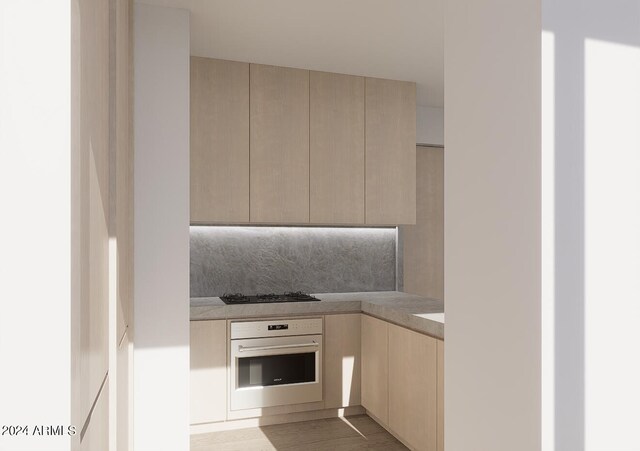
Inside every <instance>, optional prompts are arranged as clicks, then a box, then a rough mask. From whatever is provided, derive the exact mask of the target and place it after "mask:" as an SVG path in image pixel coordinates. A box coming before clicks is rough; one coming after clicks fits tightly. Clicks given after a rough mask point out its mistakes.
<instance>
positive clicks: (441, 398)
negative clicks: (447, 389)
mask: <svg viewBox="0 0 640 451" xmlns="http://www.w3.org/2000/svg"><path fill="white" fill-rule="evenodd" d="M437 436H438V451H444V341H442V340H438V433H437Z"/></svg>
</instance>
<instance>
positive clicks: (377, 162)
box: [365, 78, 416, 224]
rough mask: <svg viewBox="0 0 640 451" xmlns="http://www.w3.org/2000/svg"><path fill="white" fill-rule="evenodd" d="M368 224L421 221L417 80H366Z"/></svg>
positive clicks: (413, 222)
mask: <svg viewBox="0 0 640 451" xmlns="http://www.w3.org/2000/svg"><path fill="white" fill-rule="evenodd" d="M365 105H366V113H365V118H366V125H365V130H366V133H365V135H366V141H365V142H366V146H365V167H366V171H365V186H366V197H365V199H366V222H367V224H415V222H416V171H415V165H416V87H415V83H412V82H405V81H394V80H382V79H378V78H367V79H366V80H365Z"/></svg>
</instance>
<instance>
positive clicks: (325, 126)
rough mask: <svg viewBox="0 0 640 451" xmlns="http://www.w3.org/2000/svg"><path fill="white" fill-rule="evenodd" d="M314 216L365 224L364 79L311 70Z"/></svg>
mask: <svg viewBox="0 0 640 451" xmlns="http://www.w3.org/2000/svg"><path fill="white" fill-rule="evenodd" d="M309 103H310V121H309V123H310V144H309V147H310V149H309V152H310V172H311V174H310V175H311V177H310V220H311V222H312V223H328V224H363V223H364V78H363V77H355V76H352V75H340V74H333V73H328V72H313V71H312V72H311V73H310V100H309Z"/></svg>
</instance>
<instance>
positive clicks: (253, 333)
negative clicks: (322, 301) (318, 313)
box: [231, 318, 322, 340]
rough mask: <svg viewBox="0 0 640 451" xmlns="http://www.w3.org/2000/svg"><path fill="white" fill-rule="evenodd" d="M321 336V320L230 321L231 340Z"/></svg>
mask: <svg viewBox="0 0 640 451" xmlns="http://www.w3.org/2000/svg"><path fill="white" fill-rule="evenodd" d="M320 334H322V318H300V319H298V318H295V319H294V318H291V319H287V318H284V319H282V318H280V319H269V320H259V321H231V339H232V340H237V339H241V338H260V337H286V336H289V335H320Z"/></svg>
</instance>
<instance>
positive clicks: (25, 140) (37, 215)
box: [0, 0, 82, 451]
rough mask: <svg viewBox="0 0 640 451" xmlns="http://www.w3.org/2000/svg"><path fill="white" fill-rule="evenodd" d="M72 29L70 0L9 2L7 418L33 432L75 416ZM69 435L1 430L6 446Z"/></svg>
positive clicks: (0, 64)
mask: <svg viewBox="0 0 640 451" xmlns="http://www.w3.org/2000/svg"><path fill="white" fill-rule="evenodd" d="M34 10H36V11H38V14H34V13H33V11H34ZM70 30H71V2H68V1H67V2H51V1H49V0H39V1H33V2H24V1H21V0H9V1H6V0H3V1H2V2H0V205H2V220H1V221H0V249H2V251H0V312H1V313H0V368H1V369H0V425H21V426H22V425H30V433H31V432H33V425H35V424H61V425H69V424H70V422H71V386H70V384H69V381H70V378H71V361H70V358H71V344H70V319H71V287H70V281H71V261H70V249H71V140H70V138H71V135H70V133H71V128H70V127H71V117H70V114H71V113H70V107H71V90H70V75H71V74H70V69H71V35H70ZM43 37H46V38H44V39H43ZM43 68H46V69H45V70H43ZM77 427H78V429H77V431H78V433H80V428H81V427H82V425H78V426H77ZM69 444H70V437H69V436H67V435H64V436H60V437H58V436H33V435H28V436H25V435H19V436H14V437H10V436H8V435H2V436H0V449H2V450H5V449H6V450H12V451H13V450H15V451H20V450H34V449H38V450H43V451H48V450H60V449H67V448H68V447H69Z"/></svg>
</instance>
